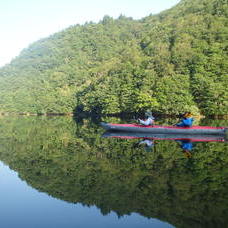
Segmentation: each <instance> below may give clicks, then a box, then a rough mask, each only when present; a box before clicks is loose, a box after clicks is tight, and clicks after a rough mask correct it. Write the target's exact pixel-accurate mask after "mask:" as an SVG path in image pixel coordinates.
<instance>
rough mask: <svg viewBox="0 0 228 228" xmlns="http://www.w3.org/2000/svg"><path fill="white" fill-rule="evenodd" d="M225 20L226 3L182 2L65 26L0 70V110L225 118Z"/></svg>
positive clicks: (227, 34) (227, 108)
mask: <svg viewBox="0 0 228 228" xmlns="http://www.w3.org/2000/svg"><path fill="white" fill-rule="evenodd" d="M227 17H228V4H227V0H182V1H181V2H180V3H179V4H177V5H176V6H175V7H173V8H171V9H169V10H166V11H164V12H162V13H160V14H157V15H150V16H147V17H145V18H142V19H141V20H133V19H132V18H127V17H125V16H123V15H120V16H119V18H117V19H113V18H111V17H109V16H105V17H104V18H103V19H102V20H101V21H100V22H99V23H93V22H88V23H86V24H84V25H74V26H71V27H69V28H67V29H65V30H64V31H62V32H59V33H56V34H53V35H52V36H50V37H48V38H45V39H42V40H39V41H37V42H35V43H33V44H31V45H30V46H29V47H28V48H26V49H24V50H23V51H22V52H21V54H20V55H19V56H18V57H16V58H15V59H13V60H12V61H11V63H10V64H8V65H6V66H4V67H2V68H1V69H0V96H1V99H0V112H2V113H3V112H16V113H18V112H29V113H38V114H42V113H72V112H76V113H77V112H87V113H94V112H95V113H99V114H114V113H126V112H141V111H144V110H146V109H152V110H153V111H154V112H157V113H162V114H177V113H180V112H183V111H192V112H193V113H194V114H199V113H201V114H203V115H226V114H228V90H227V85H228V76H227V69H228V65H227V64H228V57H227V56H228V55H227V51H228V48H227V37H228V26H227V24H228V20H227Z"/></svg>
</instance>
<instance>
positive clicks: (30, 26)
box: [0, 0, 180, 66]
mask: <svg viewBox="0 0 228 228" xmlns="http://www.w3.org/2000/svg"><path fill="white" fill-rule="evenodd" d="M178 2H180V0H0V32H1V38H0V66H3V65H4V64H6V63H9V62H10V61H11V59H12V58H14V57H15V56H17V55H19V53H20V51H21V50H22V49H23V48H26V47H28V45H29V44H31V43H33V42H35V41H37V40H39V39H40V38H44V37H47V36H49V35H51V34H53V33H55V32H58V31H61V30H62V29H64V28H67V27H69V26H70V25H75V24H84V23H85V22H86V21H93V22H98V21H100V20H101V19H102V18H103V16H104V15H109V16H111V17H113V18H117V17H118V16H119V15H120V14H123V15H125V16H128V17H133V18H134V19H140V18H142V17H145V16H148V15H149V14H151V13H152V14H156V13H159V12H161V11H162V10H165V9H168V8H170V7H172V6H174V5H176V4H177V3H178Z"/></svg>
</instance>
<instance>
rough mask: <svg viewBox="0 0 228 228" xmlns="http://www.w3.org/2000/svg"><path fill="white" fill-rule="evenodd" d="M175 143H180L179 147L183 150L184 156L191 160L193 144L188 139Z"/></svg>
mask: <svg viewBox="0 0 228 228" xmlns="http://www.w3.org/2000/svg"><path fill="white" fill-rule="evenodd" d="M176 141H177V142H179V143H180V147H181V149H182V150H183V153H184V155H185V156H186V157H187V158H191V157H192V153H191V151H192V149H193V143H192V141H191V140H188V139H183V140H176Z"/></svg>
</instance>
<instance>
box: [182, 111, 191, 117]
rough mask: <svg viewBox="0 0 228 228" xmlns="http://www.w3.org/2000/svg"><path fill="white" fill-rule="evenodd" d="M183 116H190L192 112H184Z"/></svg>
mask: <svg viewBox="0 0 228 228" xmlns="http://www.w3.org/2000/svg"><path fill="white" fill-rule="evenodd" d="M183 117H184V118H190V117H192V113H191V112H185V113H184V115H183Z"/></svg>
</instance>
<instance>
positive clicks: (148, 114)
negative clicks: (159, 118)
mask: <svg viewBox="0 0 228 228" xmlns="http://www.w3.org/2000/svg"><path fill="white" fill-rule="evenodd" d="M145 117H146V119H145V120H141V119H138V122H139V123H140V124H142V125H145V126H149V125H153V124H154V119H155V118H154V117H153V115H152V112H151V111H147V112H146V113H145Z"/></svg>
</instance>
